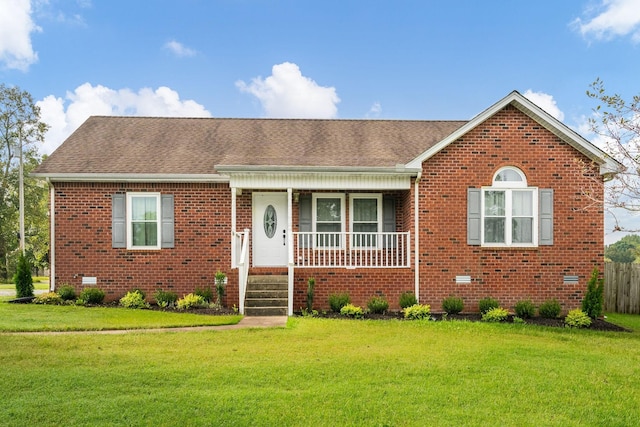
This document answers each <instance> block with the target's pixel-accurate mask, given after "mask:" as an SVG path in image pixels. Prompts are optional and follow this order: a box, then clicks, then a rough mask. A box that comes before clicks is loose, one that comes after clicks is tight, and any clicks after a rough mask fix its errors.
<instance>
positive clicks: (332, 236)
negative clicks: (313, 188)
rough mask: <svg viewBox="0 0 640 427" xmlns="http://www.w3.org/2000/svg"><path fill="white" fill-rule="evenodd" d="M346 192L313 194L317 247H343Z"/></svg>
mask: <svg viewBox="0 0 640 427" xmlns="http://www.w3.org/2000/svg"><path fill="white" fill-rule="evenodd" d="M344 199H345V197H344V194H333V193H326V194H323V193H319V194H314V195H313V227H314V230H313V231H315V232H316V233H317V234H316V242H315V245H316V247H343V245H344V243H343V242H342V232H343V231H344V219H345V206H344Z"/></svg>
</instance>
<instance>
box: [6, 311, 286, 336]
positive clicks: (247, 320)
mask: <svg viewBox="0 0 640 427" xmlns="http://www.w3.org/2000/svg"><path fill="white" fill-rule="evenodd" d="M285 326H287V316H247V317H243V318H242V320H241V321H240V322H239V323H237V324H235V325H221V326H192V327H180V328H154V329H110V330H103V331H38V332H3V333H2V334H3V335H5V334H6V335H71V334H75V335H82V334H85V335H86V334H105V335H122V334H130V333H160V332H193V331H228V330H230V329H251V328H284V327H285Z"/></svg>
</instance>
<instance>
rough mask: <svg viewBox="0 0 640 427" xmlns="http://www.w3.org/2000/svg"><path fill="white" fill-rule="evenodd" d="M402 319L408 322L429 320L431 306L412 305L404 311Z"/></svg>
mask: <svg viewBox="0 0 640 427" xmlns="http://www.w3.org/2000/svg"><path fill="white" fill-rule="evenodd" d="M402 311H404V318H405V319H410V320H429V319H430V318H431V306H430V305H429V304H425V305H422V304H414V305H412V306H411V307H407V308H405V309H404V310H402Z"/></svg>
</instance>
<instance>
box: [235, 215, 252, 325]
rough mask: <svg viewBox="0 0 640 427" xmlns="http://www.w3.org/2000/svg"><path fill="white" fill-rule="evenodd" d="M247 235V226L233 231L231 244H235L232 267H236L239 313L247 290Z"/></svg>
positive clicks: (242, 309) (241, 312) (242, 312)
mask: <svg viewBox="0 0 640 427" xmlns="http://www.w3.org/2000/svg"><path fill="white" fill-rule="evenodd" d="M249 235H250V231H249V229H248V228H245V229H244V232H233V237H234V239H233V245H234V246H236V245H238V246H236V248H235V251H234V258H235V256H237V259H234V260H233V264H232V265H233V266H234V268H237V269H238V297H239V302H238V303H239V307H238V311H239V312H240V314H244V299H245V295H246V292H247V277H248V276H249Z"/></svg>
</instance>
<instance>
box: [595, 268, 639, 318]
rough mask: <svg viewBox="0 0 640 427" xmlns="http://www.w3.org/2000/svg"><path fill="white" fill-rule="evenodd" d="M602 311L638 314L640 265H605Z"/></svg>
mask: <svg viewBox="0 0 640 427" xmlns="http://www.w3.org/2000/svg"><path fill="white" fill-rule="evenodd" d="M604 309H605V311H610V312H616V313H628V314H640V264H632V263H617V262H607V263H605V265H604Z"/></svg>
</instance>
